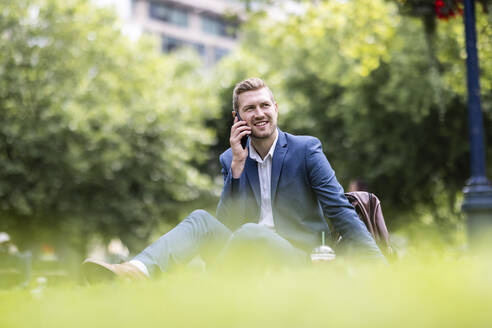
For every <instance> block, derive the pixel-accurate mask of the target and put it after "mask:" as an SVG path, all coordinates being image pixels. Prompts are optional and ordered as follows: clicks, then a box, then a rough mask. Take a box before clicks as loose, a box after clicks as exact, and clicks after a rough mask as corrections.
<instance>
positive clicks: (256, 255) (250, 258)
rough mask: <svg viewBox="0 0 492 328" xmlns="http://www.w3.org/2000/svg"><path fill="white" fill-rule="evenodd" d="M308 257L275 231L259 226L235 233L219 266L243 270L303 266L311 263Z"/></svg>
mask: <svg viewBox="0 0 492 328" xmlns="http://www.w3.org/2000/svg"><path fill="white" fill-rule="evenodd" d="M307 260H308V256H307V253H306V252H304V251H303V250H300V249H298V248H296V247H294V246H293V245H292V244H291V243H290V242H289V241H287V240H286V239H285V238H283V237H281V236H280V235H279V234H277V233H276V232H275V231H273V230H271V229H269V228H267V227H265V226H263V225H260V224H256V223H247V224H244V225H243V226H241V227H240V228H239V229H238V230H236V231H235V232H234V233H233V234H232V235H231V236H230V238H229V240H228V241H227V244H226V245H225V247H224V249H223V251H222V252H221V255H220V262H221V263H227V264H231V263H232V264H235V265H239V266H241V267H243V266H244V267H253V266H260V267H264V266H265V265H266V266H270V265H272V266H285V265H287V266H294V267H296V266H300V265H304V264H306V263H308V261H307Z"/></svg>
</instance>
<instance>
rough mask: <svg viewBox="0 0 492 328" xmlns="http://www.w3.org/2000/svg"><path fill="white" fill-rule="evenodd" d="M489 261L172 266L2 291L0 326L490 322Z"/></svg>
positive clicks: (432, 258) (424, 253)
mask: <svg viewBox="0 0 492 328" xmlns="http://www.w3.org/2000/svg"><path fill="white" fill-rule="evenodd" d="M491 269H492V261H491V259H490V258H487V257H485V256H483V255H482V256H472V255H469V254H468V255H464V254H460V253H457V252H446V253H443V252H439V253H437V252H429V251H428V250H425V249H424V250H420V251H418V252H414V253H412V254H408V255H407V256H406V257H405V258H404V259H402V260H400V261H398V262H396V263H395V264H392V265H390V266H383V267H380V266H372V267H368V266H360V265H354V264H353V263H352V264H350V265H349V264H347V263H344V262H343V261H341V260H337V261H336V262H333V263H328V264H325V265H318V266H313V267H309V268H299V269H297V270H292V269H289V270H286V269H278V270H269V271H263V272H258V271H252V270H241V271H238V270H229V271H221V272H215V271H209V272H205V273H203V272H201V273H196V272H189V271H176V272H173V273H171V274H167V275H165V276H162V277H161V278H159V279H157V280H152V281H144V282H133V283H130V282H126V281H115V282H114V283H110V284H106V285H96V286H80V285H75V284H68V285H64V286H55V287H46V288H44V289H35V290H10V291H2V292H0V327H2V328H10V327H228V328H229V327H282V328H285V327H326V326H331V327H490V326H492V274H491V272H492V270H491Z"/></svg>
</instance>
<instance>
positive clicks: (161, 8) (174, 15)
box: [149, 2, 188, 27]
mask: <svg viewBox="0 0 492 328" xmlns="http://www.w3.org/2000/svg"><path fill="white" fill-rule="evenodd" d="M149 15H150V17H152V18H155V19H159V20H162V21H164V22H167V23H171V24H174V25H178V26H185V27H186V26H188V12H187V11H186V10H184V9H181V8H177V7H173V6H170V5H168V4H163V3H157V2H151V3H150V7H149Z"/></svg>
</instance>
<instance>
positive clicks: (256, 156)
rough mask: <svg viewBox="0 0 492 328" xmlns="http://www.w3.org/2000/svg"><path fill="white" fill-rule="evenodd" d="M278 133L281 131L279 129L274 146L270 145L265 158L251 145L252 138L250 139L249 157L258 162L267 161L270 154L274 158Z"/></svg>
mask: <svg viewBox="0 0 492 328" xmlns="http://www.w3.org/2000/svg"><path fill="white" fill-rule="evenodd" d="M278 135H279V133H278V130H277V136H276V137H275V140H274V141H273V143H272V146H271V147H270V150H269V151H268V153H267V154H266V156H265V158H264V159H261V156H260V155H259V154H258V152H257V151H256V149H255V147H253V146H252V145H251V140H250V141H249V157H250V158H251V159H253V160H255V161H257V162H258V163H263V162H264V161H266V160H267V158H268V156H270V157H271V158H273V153H274V152H275V146H276V145H277V140H278Z"/></svg>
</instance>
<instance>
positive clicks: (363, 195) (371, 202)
mask: <svg viewBox="0 0 492 328" xmlns="http://www.w3.org/2000/svg"><path fill="white" fill-rule="evenodd" d="M345 197H347V199H348V201H349V202H350V204H352V206H353V207H354V208H355V211H356V212H357V214H358V215H359V218H360V220H361V221H362V222H364V224H365V225H366V228H367V230H369V232H370V233H371V235H372V237H373V238H374V240H375V241H376V244H377V245H378V246H379V248H380V249H381V252H383V254H384V255H385V256H386V257H387V258H388V259H393V258H394V257H395V255H396V254H395V252H394V250H393V248H392V247H391V245H390V239H389V233H388V229H387V228H386V223H385V222H384V216H383V211H382V210H381V203H380V202H379V199H378V198H377V197H376V195H374V194H372V193H370V192H367V191H352V192H347V193H345Z"/></svg>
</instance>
